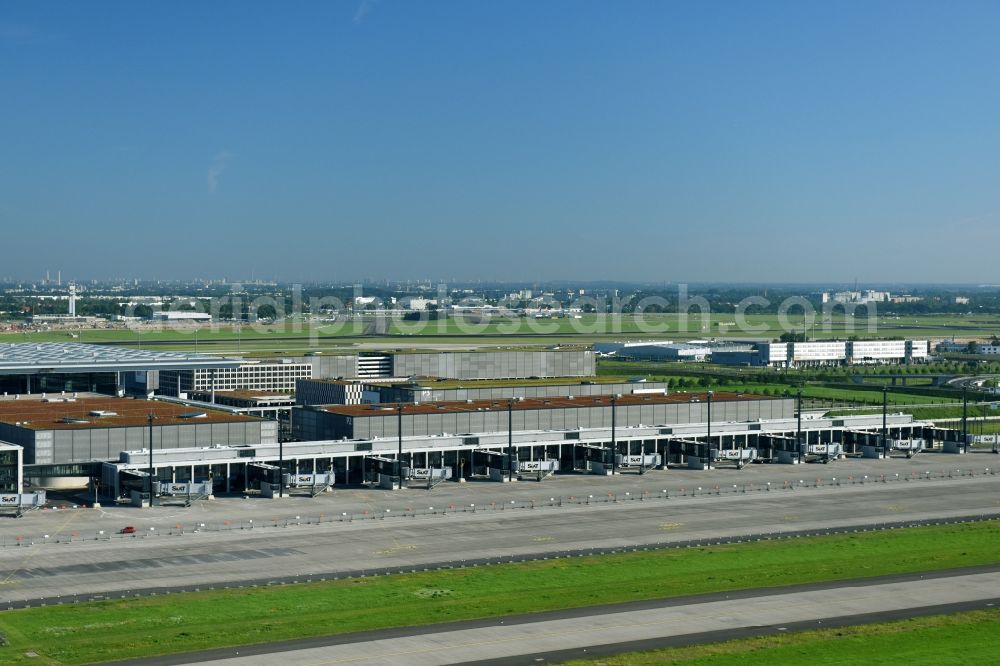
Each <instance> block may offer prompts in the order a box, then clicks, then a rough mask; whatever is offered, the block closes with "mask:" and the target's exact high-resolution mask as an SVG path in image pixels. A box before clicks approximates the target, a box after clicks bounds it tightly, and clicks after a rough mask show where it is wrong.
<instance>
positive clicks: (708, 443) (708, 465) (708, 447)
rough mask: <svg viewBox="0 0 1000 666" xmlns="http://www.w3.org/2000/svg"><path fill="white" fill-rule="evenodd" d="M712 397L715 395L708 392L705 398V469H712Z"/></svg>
mask: <svg viewBox="0 0 1000 666" xmlns="http://www.w3.org/2000/svg"><path fill="white" fill-rule="evenodd" d="M714 395H715V393H714V392H713V391H709V392H708V393H707V394H706V396H705V397H706V398H707V399H708V431H707V434H706V437H705V453H706V454H707V455H706V456H705V469H712V396H714Z"/></svg>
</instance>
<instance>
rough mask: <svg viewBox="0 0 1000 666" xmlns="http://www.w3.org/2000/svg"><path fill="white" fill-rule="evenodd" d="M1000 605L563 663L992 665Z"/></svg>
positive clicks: (999, 645) (999, 628)
mask: <svg viewBox="0 0 1000 666" xmlns="http://www.w3.org/2000/svg"><path fill="white" fill-rule="evenodd" d="M998 636H1000V609H995V608H994V609H989V610H983V611H969V612H964V613H954V614H950V615H932V616H928V617H919V618H912V619H909V620H897V621H893V622H884V623H876V624H863V625H857V626H851V627H840V628H836V629H814V630H809V631H801V632H792V633H787V634H779V635H774V636H761V637H758V638H746V639H739V640H733V641H724V642H721V643H709V644H705V645H695V646H690V647H682V648H666V649H662V650H649V651H645V652H632V653H626V654H621V655H618V656H614V657H607V658H604V659H600V660H573V661H568V662H564V666H592V665H594V666H596V664H602V665H604V666H652V665H653V664H657V665H659V664H681V663H683V664H688V665H691V666H694V665H697V666H728V665H730V664H739V665H740V666H747V665H749V666H753V665H755V664H760V665H761V666H764V665H765V664H766V665H767V666H775V665H776V664H809V665H810V666H824V665H825V664H829V665H830V666H833V665H841V664H872V663H878V664H881V665H888V666H892V665H894V664H899V665H900V666H913V665H915V664H935V666H947V665H949V664H956V665H958V664H992V663H996V661H997V650H998V649H1000V638H998Z"/></svg>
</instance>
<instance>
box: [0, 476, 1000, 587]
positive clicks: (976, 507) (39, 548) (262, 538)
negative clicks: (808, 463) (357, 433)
mask: <svg viewBox="0 0 1000 666" xmlns="http://www.w3.org/2000/svg"><path fill="white" fill-rule="evenodd" d="M63 513H64V514H67V515H69V516H73V515H83V513H84V512H75V513H73V512H63ZM996 513H1000V475H996V476H977V477H973V478H968V477H963V478H956V479H951V480H948V479H944V480H940V481H912V482H896V483H884V484H883V483H871V482H869V483H866V484H856V485H851V486H841V487H836V486H823V487H819V488H800V489H796V490H781V491H778V490H774V491H771V492H753V493H745V494H743V493H740V492H737V493H733V494H722V495H698V496H695V497H691V496H685V497H674V496H671V498H670V499H657V500H646V501H620V502H617V503H616V502H608V503H602V504H592V505H579V504H563V505H562V506H553V507H546V508H538V509H534V510H531V509H520V510H508V511H499V510H497V511H486V512H483V511H477V512H475V513H472V512H467V513H457V514H448V515H440V514H438V515H427V516H418V517H414V518H400V519H385V520H364V521H361V520H357V521H354V522H325V523H322V524H310V525H305V524H302V525H296V524H294V523H290V524H289V526H288V527H277V528H254V529H252V530H250V529H247V530H231V531H225V532H214V531H202V532H198V533H190V532H188V533H185V534H183V535H176V536H157V537H145V538H136V539H125V540H118V539H116V540H113V541H76V542H72V543H58V544H56V543H45V544H41V543H36V544H35V545H33V546H24V547H6V548H2V549H0V593H2V598H3V599H4V600H5V601H7V602H8V603H9V604H11V605H18V602H24V601H28V600H38V599H46V600H47V603H53V602H58V599H57V597H63V598H65V597H67V596H68V595H87V594H94V593H107V594H109V595H115V596H120V595H131V594H134V593H136V592H138V591H141V590H148V589H150V588H165V589H176V588H177V587H179V586H180V587H183V588H184V589H192V588H194V587H196V586H200V587H205V586H214V585H227V584H238V583H239V582H241V581H247V580H253V581H261V580H267V579H272V578H274V577H278V576H280V577H283V578H287V579H293V580H305V579H310V578H312V579H315V578H319V577H324V576H335V575H338V574H339V575H344V574H345V573H346V572H355V571H357V570H358V569H359V568H361V567H365V568H368V569H369V570H371V569H378V568H390V567H400V568H404V569H422V568H425V567H430V566H436V565H438V564H441V563H448V562H461V561H462V560H470V561H471V560H476V559H494V560H496V559H501V560H503V559H510V558H518V557H525V556H531V555H533V554H538V553H555V552H566V551H576V550H586V549H591V548H625V547H632V546H636V545H652V544H664V543H671V542H679V541H684V540H702V539H706V540H707V539H712V538H718V537H726V536H740V535H748V534H755V533H756V534H760V533H777V532H788V531H796V530H822V529H831V528H838V527H844V526H848V525H859V524H860V525H876V524H879V523H884V522H890V521H900V522H905V521H912V520H919V519H925V518H948V517H956V516H968V515H983V514H996ZM154 533H155V532H154Z"/></svg>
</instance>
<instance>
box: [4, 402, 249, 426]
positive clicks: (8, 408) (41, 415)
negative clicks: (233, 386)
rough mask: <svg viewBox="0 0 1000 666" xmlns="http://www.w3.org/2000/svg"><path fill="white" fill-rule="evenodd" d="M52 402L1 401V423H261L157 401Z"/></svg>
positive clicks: (63, 424)
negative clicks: (150, 415)
mask: <svg viewBox="0 0 1000 666" xmlns="http://www.w3.org/2000/svg"><path fill="white" fill-rule="evenodd" d="M48 400H50V402H46V400H44V399H39V398H38V397H22V398H20V399H18V400H14V399H11V398H8V399H4V400H0V423H7V424H10V425H17V424H20V426H21V427H23V428H28V429H30V430H86V429H88V428H122V427H127V426H144V425H146V424H147V423H148V422H149V421H148V417H149V414H153V415H154V416H155V417H156V418H155V419H154V420H153V425H154V426H164V425H182V424H191V425H193V424H196V423H197V424H202V423H234V422H247V421H259V420H260V419H255V418H251V417H248V416H241V415H238V414H230V413H229V412H222V411H216V410H210V409H197V408H193V407H190V406H188V405H179V404H175V403H170V402H159V401H156V400H132V399H130V398H77V399H73V398H71V397H67V396H63V395H54V396H52V397H51V398H49V399H48Z"/></svg>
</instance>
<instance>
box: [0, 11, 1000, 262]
mask: <svg viewBox="0 0 1000 666" xmlns="http://www.w3.org/2000/svg"><path fill="white" fill-rule="evenodd" d="M998 26H1000V4H998V3H995V2H960V3H944V2H903V1H899V2H835V3H818V2H750V3H744V2H735V1H733V2H701V3H692V2H685V3H682V2H665V1H651V2H640V1H631V2H610V1H609V2H587V1H583V0H550V1H535V2H518V1H514V0H512V1H510V2H488V1H485V0H450V1H445V0H427V1H421V2H413V1H410V2H404V1H403V0H379V1H376V0H363V1H362V0H356V1H351V2H307V1H304V0H300V1H297V2H293V3H278V2H266V3H265V2H235V1H230V2H223V1H214V2H207V3H195V2H175V3H137V2H111V1H101V2H86V3H84V2H51V1H44V0H43V1H40V2H17V1H13V0H0V226H2V229H3V238H4V242H3V246H4V248H5V250H6V251H5V252H4V253H3V262H2V267H0V276H15V277H21V278H31V277H38V276H40V275H42V274H43V273H44V271H45V269H50V270H52V271H53V273H54V272H55V271H56V270H57V269H61V270H62V272H63V277H64V279H68V278H71V277H75V278H81V279H82V278H90V277H95V278H104V277H119V276H120V277H133V276H134V277H139V278H183V277H222V276H228V277H230V278H246V277H248V276H249V275H251V273H252V274H253V275H255V276H257V277H276V278H279V279H287V280H325V279H358V278H366V277H375V278H379V277H389V278H402V279H407V278H432V279H442V280H448V279H475V278H482V279H509V280H545V279H562V278H567V279H586V280H595V279H619V280H671V281H685V280H690V281H697V280H727V281H728V280H732V281H739V280H752V281H789V282H790V281H795V282H804V281H831V282H843V281H853V280H854V279H855V278H858V279H860V280H861V281H862V282H865V281H870V282H875V281H894V282H904V281H911V282H997V281H998V277H997V275H996V270H995V266H996V262H995V261H994V259H993V257H994V255H1000V123H998V120H997V119H998V118H1000V39H997V28H998Z"/></svg>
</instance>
